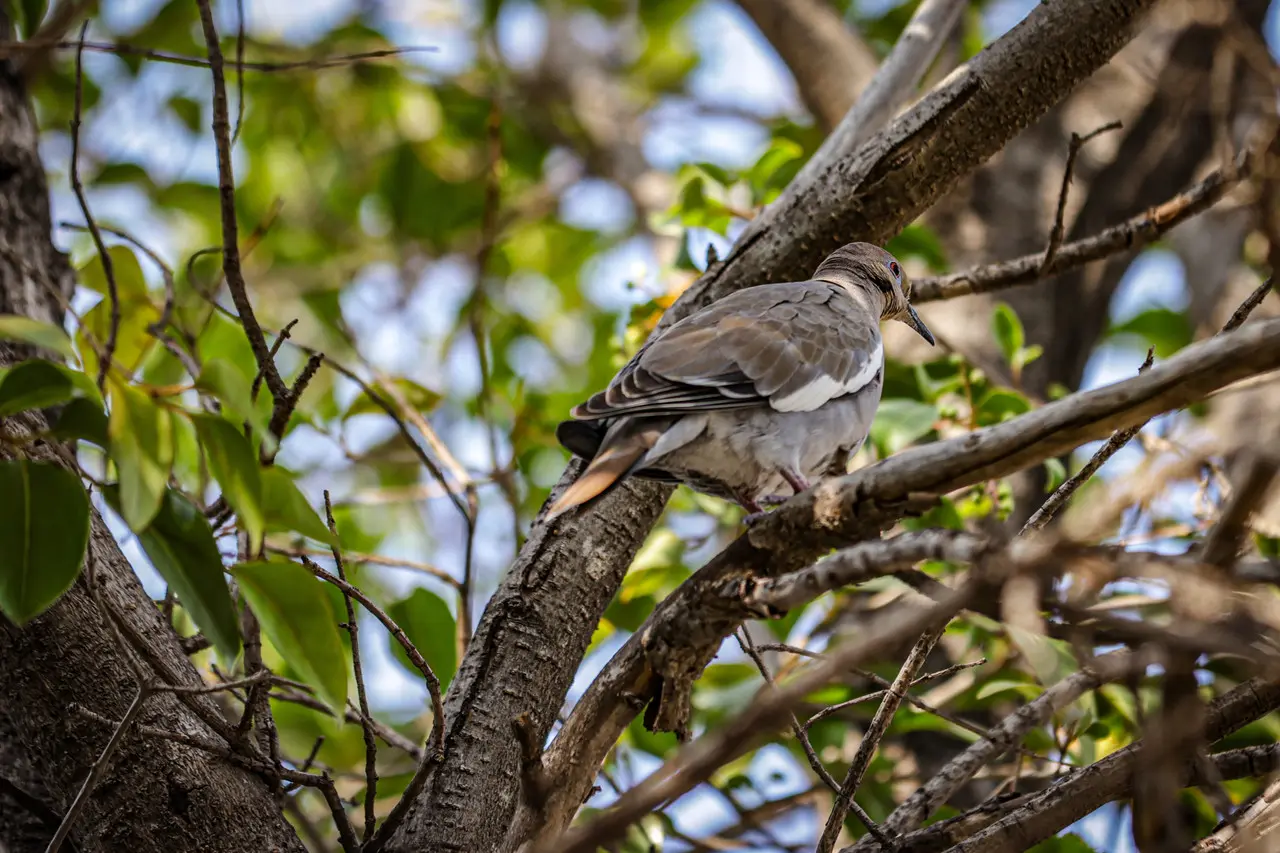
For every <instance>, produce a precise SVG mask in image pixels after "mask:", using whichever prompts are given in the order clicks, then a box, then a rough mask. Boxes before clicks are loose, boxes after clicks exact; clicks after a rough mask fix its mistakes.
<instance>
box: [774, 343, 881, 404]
mask: <svg viewBox="0 0 1280 853" xmlns="http://www.w3.org/2000/svg"><path fill="white" fill-rule="evenodd" d="M883 362H884V344H883V343H882V342H881V341H880V340H879V338H877V339H876V348H875V349H874V350H872V351H871V357H870V358H868V359H867V362H866V364H864V365H862V369H861V370H859V371H858V372H857V373H855V374H854V375H853V376H852V377H850V379H849V381H848V382H845V383H843V384H841V383H840V382H839V381H838V380H836V379H833V378H831V377H830V376H828V375H826V374H825V373H824V374H822V375H821V376H819V377H818V378H817V379H815V380H814V381H812V382H810V383H809V384H807V385H803V386H801V387H799V388H797V389H796V390H794V391H792V392H791V393H790V394H788V395H786V396H785V397H774V398H773V399H771V400H770V401H769V405H770V406H771V407H772V408H773V410H774V411H775V412H812V411H813V410H814V409H817V408H819V407H821V406H823V405H825V404H826V403H827V402H828V401H830V400H833V399H835V398H836V397H843V396H845V395H846V394H852V393H854V392H856V391H860V390H862V389H863V388H864V387H866V385H867V383H869V382H870V381H871V380H872V379H874V378H875V376H876V374H877V373H879V372H880V368H881V367H882V366H883Z"/></svg>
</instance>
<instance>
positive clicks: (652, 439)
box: [547, 421, 662, 521]
mask: <svg viewBox="0 0 1280 853" xmlns="http://www.w3.org/2000/svg"><path fill="white" fill-rule="evenodd" d="M637 426H640V428H639V429H637V428H636V427H637ZM655 427H658V428H655ZM661 434H662V428H661V427H660V426H659V425H657V424H644V425H643V426H641V425H638V424H636V423H635V422H627V421H622V422H619V423H618V424H616V425H615V427H614V428H613V429H611V430H609V434H608V435H606V436H605V438H604V441H602V442H601V444H600V450H599V452H597V453H596V455H595V458H593V459H592V460H591V463H590V464H589V465H587V470H585V471H583V472H582V475H581V476H579V477H578V479H577V480H575V481H573V483H572V484H571V485H570V486H569V488H567V489H565V490H564V494H562V495H560V497H559V498H557V499H556V502H555V503H553V504H552V505H551V508H550V509H549V510H547V521H553V520H555V519H556V518H557V517H559V516H561V515H563V514H564V513H566V512H568V511H569V510H571V509H573V508H574V507H577V506H582V505H583V504H585V503H587V502H589V501H593V500H595V499H596V498H599V497H601V496H603V495H604V494H606V493H607V492H608V491H609V490H610V489H612V488H613V487H614V486H616V485H618V483H621V482H622V481H623V480H624V479H626V477H627V475H628V474H630V473H631V472H632V471H634V470H635V469H636V468H637V467H638V466H639V465H640V464H641V463H642V462H643V461H644V456H645V454H646V453H648V452H649V450H650V449H651V448H652V447H653V445H654V444H655V443H656V442H657V440H658V438H659V437H660V436H661Z"/></svg>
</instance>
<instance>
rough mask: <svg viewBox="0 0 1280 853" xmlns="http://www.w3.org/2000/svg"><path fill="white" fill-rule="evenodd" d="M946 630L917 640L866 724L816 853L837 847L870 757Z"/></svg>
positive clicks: (881, 839) (885, 843)
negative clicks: (846, 815) (846, 816)
mask: <svg viewBox="0 0 1280 853" xmlns="http://www.w3.org/2000/svg"><path fill="white" fill-rule="evenodd" d="M945 627H946V626H945V625H942V626H939V627H936V628H934V629H932V630H930V631H926V632H925V633H924V634H922V635H921V637H920V639H918V640H916V643H915V645H914V646H912V647H911V652H910V654H908V655H907V659H906V660H905V661H904V662H903V664H902V668H901V669H899V670H898V675H897V677H896V678H894V680H893V684H891V685H889V689H888V690H887V691H886V693H885V696H884V699H882V700H881V702H880V707H879V708H877V709H876V712H875V715H874V716H872V718H871V722H870V723H868V724H867V729H866V731H865V732H863V733H862V742H861V743H859V744H858V751H857V752H856V753H855V754H854V756H853V761H851V762H850V763H849V769H848V771H847V772H846V773H845V777H844V782H843V783H842V784H841V785H840V792H839V794H837V795H836V800H835V803H834V804H833V805H832V806H831V813H830V814H829V815H827V823H826V826H825V827H823V829H822V835H821V836H820V837H819V839H818V846H817V853H830V851H831V850H832V849H833V848H834V847H835V846H836V841H837V839H839V837H840V830H841V829H843V827H844V817H845V814H846V812H847V811H848V810H849V806H850V805H852V803H853V798H854V795H855V794H856V793H857V791H858V787H859V786H860V785H861V784H862V777H863V776H864V775H865V774H866V772H867V767H868V766H869V765H870V764H871V757H872V755H874V754H875V751H876V747H877V746H879V745H880V739H881V738H882V737H884V733H885V731H886V730H887V729H888V728H889V724H890V723H891V722H893V715H894V714H896V713H897V711H898V706H899V705H900V704H901V702H902V698H903V696H904V695H905V694H906V692H907V688H908V687H910V686H911V683H912V682H913V681H914V680H915V677H916V674H917V673H918V672H920V670H921V669H922V668H923V667H924V662H925V660H927V659H928V657H929V653H930V652H932V651H933V647H934V646H935V645H936V644H937V642H938V640H939V638H941V637H942V632H943V630H944V629H945ZM867 829H868V830H871V829H872V825H871V824H868V825H867ZM880 833H883V830H882V829H880V828H879V827H877V828H876V829H875V830H872V833H871V834H872V835H873V836H877V835H879V834H880ZM876 840H877V841H879V842H880V843H881V844H882V845H883V846H885V847H886V848H889V849H892V848H893V842H892V841H890V840H886V838H884V837H877V838H876Z"/></svg>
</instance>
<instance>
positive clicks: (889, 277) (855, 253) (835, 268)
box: [813, 243, 934, 346]
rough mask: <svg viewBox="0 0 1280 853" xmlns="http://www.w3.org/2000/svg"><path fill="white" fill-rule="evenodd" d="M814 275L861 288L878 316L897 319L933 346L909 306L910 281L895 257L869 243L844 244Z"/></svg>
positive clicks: (928, 334) (932, 342) (927, 332)
mask: <svg viewBox="0 0 1280 853" xmlns="http://www.w3.org/2000/svg"><path fill="white" fill-rule="evenodd" d="M813 277H814V278H815V279H818V280H820V281H829V282H831V283H832V284H838V285H841V286H842V287H847V288H850V289H853V288H862V289H863V290H865V291H866V292H868V293H869V294H871V296H872V303H873V304H875V301H876V300H877V299H878V300H879V304H880V306H881V308H880V319H882V320H900V321H902V322H903V323H906V324H907V325H908V326H910V327H911V328H912V329H914V330H915V331H916V334H918V335H920V337H922V338H924V339H925V340H926V341H928V342H929V345H930V346H933V345H934V340H933V333H931V332H930V331H929V327H928V326H926V325H925V324H924V321H923V320H921V319H920V315H919V314H917V313H916V311H915V309H914V308H912V307H911V303H910V301H909V299H910V296H911V280H910V279H909V278H908V277H907V273H906V270H904V269H903V268H902V264H900V263H898V259H897V258H895V257H894V256H893V255H891V254H889V253H888V252H886V251H885V250H884V249H882V248H880V247H879V246H873V245H872V244H870V243H846V244H845V245H843V246H841V247H840V248H839V249H836V250H835V251H834V252H832V253H831V254H830V255H828V256H827V259H826V260H825V261H823V262H822V263H821V264H819V265H818V269H817V270H815V271H814V273H813Z"/></svg>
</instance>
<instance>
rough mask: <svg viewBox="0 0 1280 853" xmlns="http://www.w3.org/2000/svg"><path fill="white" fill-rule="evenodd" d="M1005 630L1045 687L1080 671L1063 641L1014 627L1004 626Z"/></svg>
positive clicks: (1069, 648) (1078, 665) (1069, 649)
mask: <svg viewBox="0 0 1280 853" xmlns="http://www.w3.org/2000/svg"><path fill="white" fill-rule="evenodd" d="M1005 628H1006V629H1007V630H1008V632H1009V639H1010V640H1012V641H1013V644H1014V645H1015V646H1017V647H1018V651H1020V652H1022V657H1023V658H1024V659H1025V660H1026V662H1027V665H1028V666H1030V667H1031V671H1032V672H1033V673H1035V676H1036V679H1037V680H1038V681H1039V682H1040V683H1041V684H1043V685H1044V686H1045V687H1052V686H1053V685H1054V684H1057V683H1058V682H1059V681H1061V680H1062V679H1063V678H1065V677H1067V676H1068V675H1070V674H1071V673H1073V672H1076V671H1078V670H1079V669H1080V664H1079V663H1077V662H1076V658H1075V655H1074V654H1072V653H1071V647H1070V646H1069V645H1067V644H1066V643H1064V642H1063V641H1061V640H1055V639H1053V638H1052V637H1046V636H1045V635H1044V634H1038V633H1035V632H1034V631H1028V630H1026V629H1024V628H1019V627H1017V626H1015V625H1006V626H1005Z"/></svg>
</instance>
